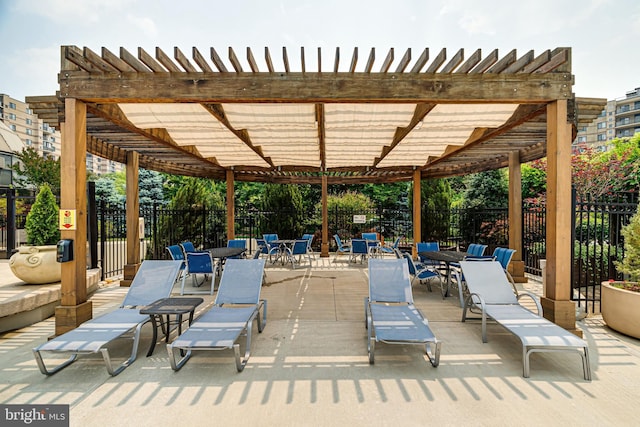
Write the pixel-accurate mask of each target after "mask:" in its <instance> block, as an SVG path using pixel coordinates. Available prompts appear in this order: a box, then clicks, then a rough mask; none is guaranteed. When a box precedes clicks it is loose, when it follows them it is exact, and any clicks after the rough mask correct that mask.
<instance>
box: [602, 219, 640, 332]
mask: <svg viewBox="0 0 640 427" xmlns="http://www.w3.org/2000/svg"><path fill="white" fill-rule="evenodd" d="M622 236H623V237H624V249H625V256H624V259H623V260H622V261H621V262H620V261H616V263H615V265H616V267H617V268H618V270H619V271H620V272H622V273H624V274H625V275H626V276H627V277H628V278H629V280H624V281H609V282H604V283H603V284H602V292H601V295H600V297H601V311H602V318H603V319H604V321H605V323H606V324H607V326H609V327H610V328H611V329H614V330H616V331H618V332H621V333H623V334H626V335H630V336H632V337H635V338H640V286H639V284H638V279H639V278H640V207H639V208H638V212H636V213H635V214H634V215H633V217H631V221H630V222H629V224H628V225H626V226H625V227H623V228H622Z"/></svg>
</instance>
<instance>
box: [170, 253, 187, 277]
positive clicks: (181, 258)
mask: <svg viewBox="0 0 640 427" xmlns="http://www.w3.org/2000/svg"><path fill="white" fill-rule="evenodd" d="M167 252H169V256H170V257H171V259H172V260H175V261H182V267H180V274H179V275H178V278H177V279H176V280H178V279H179V278H180V277H181V276H182V275H183V274H185V271H184V270H185V268H186V267H187V264H186V262H185V259H184V252H183V251H182V248H181V247H180V245H170V246H167Z"/></svg>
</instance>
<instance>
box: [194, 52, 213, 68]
mask: <svg viewBox="0 0 640 427" xmlns="http://www.w3.org/2000/svg"><path fill="white" fill-rule="evenodd" d="M191 56H192V57H193V60H194V61H195V62H196V64H198V67H200V69H201V70H202V71H204V72H205V73H213V68H211V67H210V66H209V63H208V62H207V60H206V59H205V58H204V56H203V55H202V54H201V53H200V51H199V50H198V48H197V47H195V46H194V47H193V48H192V49H191Z"/></svg>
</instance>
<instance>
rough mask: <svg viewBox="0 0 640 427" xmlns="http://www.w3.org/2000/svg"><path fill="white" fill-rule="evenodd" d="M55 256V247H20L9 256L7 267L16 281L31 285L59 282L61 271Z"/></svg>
mask: <svg viewBox="0 0 640 427" xmlns="http://www.w3.org/2000/svg"><path fill="white" fill-rule="evenodd" d="M56 255H57V248H56V245H49V246H21V247H19V248H18V252H16V253H15V254H13V255H12V256H11V259H10V260H9V267H11V271H12V272H13V274H14V275H15V276H16V277H17V278H18V279H20V280H22V281H24V282H25V283H28V284H31V285H41V284H44V283H55V282H59V281H60V278H61V272H60V271H61V269H60V263H59V262H57V261H56Z"/></svg>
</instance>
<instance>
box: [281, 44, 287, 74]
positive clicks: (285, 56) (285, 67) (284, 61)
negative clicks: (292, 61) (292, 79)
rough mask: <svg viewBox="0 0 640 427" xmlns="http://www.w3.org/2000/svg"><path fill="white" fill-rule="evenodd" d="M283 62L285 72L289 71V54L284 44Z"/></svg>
mask: <svg viewBox="0 0 640 427" xmlns="http://www.w3.org/2000/svg"><path fill="white" fill-rule="evenodd" d="M282 62H283V63H284V71H285V73H288V72H289V56H288V55H287V48H286V47H285V46H282Z"/></svg>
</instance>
